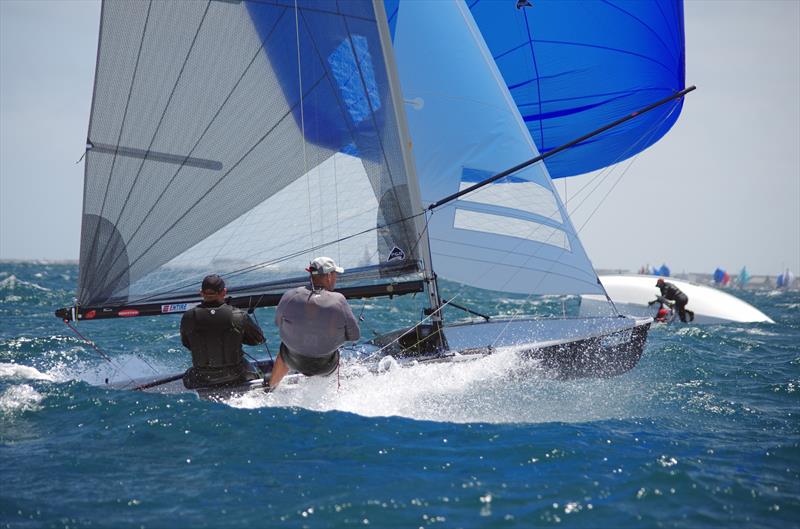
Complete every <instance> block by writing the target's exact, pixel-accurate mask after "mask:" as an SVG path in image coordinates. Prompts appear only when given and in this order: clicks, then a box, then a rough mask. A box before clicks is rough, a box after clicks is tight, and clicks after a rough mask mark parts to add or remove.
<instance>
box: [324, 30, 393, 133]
mask: <svg viewBox="0 0 800 529" xmlns="http://www.w3.org/2000/svg"><path fill="white" fill-rule="evenodd" d="M351 43H352V45H351ZM354 50H355V55H354V54H353V51H354ZM356 59H358V61H357V62H356ZM328 63H329V64H330V66H331V72H333V77H334V78H335V79H336V84H337V85H338V86H339V90H340V91H341V93H342V99H343V100H344V103H345V105H346V106H347V111H348V112H349V113H350V117H351V118H352V119H353V121H354V122H355V123H361V122H362V121H364V120H365V119H366V118H367V117H368V116H369V115H370V113H371V112H374V111H375V110H378V109H379V108H380V107H381V101H380V97H379V96H378V85H377V83H376V82H375V71H374V69H373V66H372V57H371V56H370V53H369V44H368V42H367V39H366V38H365V37H363V36H361V35H353V36H352V37H351V40H345V41H343V42H342V43H341V44H340V45H339V46H338V47H337V48H336V49H335V50H334V51H333V53H331V54H330V56H328ZM359 73H360V75H359ZM362 78H363V82H364V85H366V86H365V87H366V91H367V94H365V93H364V88H365V87H364V86H362V84H361V83H362ZM367 97H369V100H367Z"/></svg>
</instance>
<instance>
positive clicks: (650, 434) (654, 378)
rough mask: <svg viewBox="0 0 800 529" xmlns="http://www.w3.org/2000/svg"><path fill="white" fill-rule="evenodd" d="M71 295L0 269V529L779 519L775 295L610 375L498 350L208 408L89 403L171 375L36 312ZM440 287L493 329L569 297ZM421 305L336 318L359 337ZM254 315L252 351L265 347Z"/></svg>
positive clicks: (133, 336)
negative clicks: (744, 314)
mask: <svg viewBox="0 0 800 529" xmlns="http://www.w3.org/2000/svg"><path fill="white" fill-rule="evenodd" d="M76 281H77V267H76V266H74V265H56V264H45V263H15V264H9V263H5V264H0V300H2V301H3V303H2V305H0V315H1V316H2V317H1V318H0V479H2V485H0V526H7V527H267V526H269V527H340V526H366V525H373V526H377V527H428V526H432V527H533V526H537V527H550V526H552V527H687V528H696V527H701V528H702V527H776V528H778V527H781V528H782V527H800V420H798V415H799V414H800V294H798V293H797V292H777V291H760V292H747V291H733V293H734V294H735V295H737V296H739V297H741V298H743V299H744V300H746V301H748V302H750V303H752V304H754V305H755V306H756V307H758V308H759V309H760V310H762V311H763V312H765V313H766V314H768V315H769V316H771V317H772V318H773V319H774V320H775V321H776V322H777V323H776V324H774V325H768V324H753V325H743V324H728V325H715V326H704V327H700V326H680V325H675V326H668V327H665V326H660V327H657V328H655V329H653V330H652V331H651V333H650V336H649V338H648V342H647V346H646V348H645V353H644V356H643V358H642V360H641V361H640V363H639V365H638V366H637V367H636V368H634V369H633V370H632V371H630V372H629V373H627V374H625V375H622V376H618V377H614V378H609V379H581V380H570V381H563V380H561V381H559V380H553V379H550V378H548V377H547V375H546V373H545V372H543V371H541V370H539V369H538V366H537V365H536V364H535V362H532V361H527V362H528V364H527V365H521V362H523V361H522V360H520V359H519V358H517V357H516V356H515V355H514V354H513V352H506V353H500V354H497V355H494V356H491V357H488V358H486V359H484V360H482V361H478V362H469V363H463V364H458V365H442V364H438V365H416V366H412V367H404V368H398V367H397V366H396V365H393V363H392V362H391V361H387V362H385V363H384V365H383V366H382V368H383V369H382V371H381V372H380V373H375V372H372V371H368V370H367V369H365V367H364V366H363V365H362V364H361V363H359V362H357V361H355V359H352V358H350V359H348V360H347V361H346V362H345V363H344V364H343V367H342V369H341V371H340V373H339V376H338V377H330V378H327V379H319V378H312V379H303V380H300V381H299V382H298V383H297V384H285V385H283V386H281V388H280V389H279V390H278V391H276V392H274V393H271V394H264V393H261V392H252V393H250V394H246V395H243V396H239V397H235V398H232V399H230V400H228V401H227V402H222V403H218V402H208V401H201V400H197V399H196V398H193V397H192V396H190V395H188V394H183V395H162V394H145V393H134V392H130V391H116V390H111V389H108V388H107V387H106V385H105V381H106V379H109V380H111V381H125V380H127V379H128V378H133V377H141V376H150V375H154V374H168V373H171V372H175V371H178V370H182V369H185V368H186V367H187V366H188V364H189V355H188V352H186V351H185V350H184V349H183V348H182V347H181V345H180V338H179V334H178V324H179V317H177V316H163V317H156V318H133V319H130V320H119V321H115V322H106V321H96V322H91V323H81V324H80V325H79V328H78V329H79V331H80V332H81V333H82V334H84V335H85V336H87V337H88V338H90V339H91V340H93V341H94V342H95V343H96V344H97V345H98V346H99V347H100V348H101V350H102V352H103V353H105V354H108V355H109V356H110V358H111V359H112V363H109V362H108V361H106V360H104V359H103V358H102V356H101V354H100V353H99V352H98V351H96V350H95V349H94V348H93V347H91V346H90V345H87V344H86V343H85V342H84V341H83V340H81V339H79V338H78V337H77V336H76V335H75V334H74V333H73V332H72V331H71V330H70V329H69V328H67V327H66V326H65V325H64V324H63V323H62V322H61V321H59V320H58V319H56V318H55V317H54V316H53V310H54V309H55V308H57V307H60V306H64V305H66V304H69V303H70V300H71V297H72V296H73V292H74V288H75V283H76ZM446 288H449V289H450V290H451V292H449V293H446V294H447V295H448V296H450V297H454V296H457V299H459V303H460V304H463V305H467V306H469V307H471V308H473V309H475V310H478V311H486V312H490V313H493V314H497V313H505V314H514V313H515V312H516V311H522V312H523V313H526V314H558V313H561V311H563V310H574V307H575V304H576V303H577V301H576V300H574V299H568V300H566V301H562V300H559V299H544V300H536V301H534V300H526V299H525V298H524V297H521V298H500V297H492V296H487V295H486V293H484V292H480V291H477V290H471V289H468V288H460V287H457V286H454V285H447V286H446ZM420 297H421V296H420ZM421 302H422V300H421V299H416V298H412V297H410V296H408V297H404V298H398V299H396V300H393V301H389V300H370V301H368V302H366V303H365V302H363V301H357V302H353V307H354V310H355V312H356V313H357V314H360V315H363V317H364V321H363V323H362V331H363V333H364V334H365V335H366V336H371V335H373V334H374V333H380V332H387V331H389V330H392V329H394V328H397V327H400V326H402V325H406V324H409V323H411V322H412V321H414V320H415V319H416V318H417V317H418V314H419V310H420V309H421V305H420V304H421ZM273 314H274V313H273V312H272V309H259V310H258V311H257V312H256V316H257V317H258V320H259V321H260V323H261V324H262V326H263V327H264V328H265V330H266V331H267V333H268V334H270V341H269V351H267V350H265V349H264V348H250V349H248V352H249V353H250V354H251V355H253V356H257V357H265V356H267V355H268V354H269V352H273V353H274V351H275V350H276V346H277V343H278V342H277V341H276V339H275V334H276V333H275V329H274V327H273V326H272V318H273ZM461 316H462V314H459V313H457V312H455V313H449V314H448V317H450V318H460V317H461ZM521 372H524V373H525V376H520V373H521Z"/></svg>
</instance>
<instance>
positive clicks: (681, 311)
mask: <svg viewBox="0 0 800 529" xmlns="http://www.w3.org/2000/svg"><path fill="white" fill-rule="evenodd" d="M656 287H658V289H659V290H660V291H661V296H660V297H663V298H664V299H667V300H669V301H674V302H675V309H676V310H677V311H678V317H680V319H681V321H682V322H684V323H686V317H687V315H688V317H689V321H692V320H694V312H692V311H691V310H687V309H686V305H687V304H688V303H689V296H687V295H686V294H684V293H683V291H681V289H679V288H678V287H676V286H675V285H674V284H672V283H669V282H667V281H664V280H663V279H661V278H659V279H658V281H656ZM656 301H658V299H656Z"/></svg>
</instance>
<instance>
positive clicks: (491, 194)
mask: <svg viewBox="0 0 800 529" xmlns="http://www.w3.org/2000/svg"><path fill="white" fill-rule="evenodd" d="M491 176H492V173H490V172H488V171H479V170H477V169H469V168H465V169H464V171H463V173H462V176H461V184H460V186H459V191H463V190H464V189H467V188H468V187H470V186H472V185H475V184H477V183H478V182H480V181H482V180H485V179H487V178H489V177H491ZM461 200H465V201H468V202H477V203H480V204H488V205H491V206H501V207H504V208H511V209H517V210H520V211H526V212H528V213H534V214H536V215H541V216H542V217H546V218H549V219H552V220H554V221H556V222H558V223H560V224H563V222H564V220H563V218H562V217H561V212H560V211H559V210H558V205H557V204H556V199H555V197H554V196H553V193H552V192H551V191H550V190H549V189H546V188H545V187H543V186H541V185H539V184H537V183H536V182H531V181H529V180H524V179H522V178H519V177H514V176H510V177H507V178H504V179H502V180H499V181H497V182H494V183H491V184H489V185H487V186H484V187H482V188H481V189H478V190H477V191H474V192H472V193H470V194H468V195H466V196H464V197H463V198H462V199H461Z"/></svg>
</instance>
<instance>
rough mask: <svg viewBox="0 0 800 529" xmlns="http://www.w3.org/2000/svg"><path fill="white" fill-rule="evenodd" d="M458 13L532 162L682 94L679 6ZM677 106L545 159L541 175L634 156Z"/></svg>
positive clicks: (483, 2) (670, 2) (559, 0)
mask: <svg viewBox="0 0 800 529" xmlns="http://www.w3.org/2000/svg"><path fill="white" fill-rule="evenodd" d="M528 3H530V4H531V5H530V6H528V7H520V8H517V7H516V5H517V4H528ZM468 5H469V8H470V10H471V11H472V15H473V17H474V18H475V21H476V23H477V25H478V27H479V28H480V31H481V33H482V34H483V37H484V39H485V41H486V44H487V45H488V47H489V50H490V52H491V54H492V56H493V57H494V59H495V62H496V63H497V66H498V68H499V69H500V72H501V73H502V75H503V78H504V79H505V82H506V84H507V85H508V88H509V91H510V92H511V95H512V96H513V98H514V101H515V102H516V104H517V107H518V108H519V110H520V113H521V114H522V117H523V119H524V120H525V123H526V125H527V127H528V129H529V130H530V132H531V135H532V137H533V139H534V141H535V143H536V145H537V146H538V148H539V151H540V152H542V153H546V152H548V151H550V150H552V149H554V148H556V147H558V146H560V145H563V144H565V143H567V142H569V141H571V140H574V139H576V138H579V137H580V136H582V135H584V134H586V133H588V132H590V131H592V130H595V129H597V128H599V127H602V126H603V125H606V124H608V123H610V122H612V121H614V120H616V119H618V118H620V117H623V116H625V115H627V114H630V113H632V112H635V111H637V110H639V109H641V108H643V107H645V106H647V105H649V104H650V103H653V102H655V101H657V100H659V99H662V98H664V97H666V96H669V95H671V94H673V93H675V92H678V91H680V90H682V89H683V88H684V87H685V60H684V28H683V3H682V0H614V1H602V0H583V1H564V0H534V1H532V2H517V0H502V1H497V0H468ZM681 106H682V99H679V100H677V101H676V102H675V103H673V104H671V105H665V106H664V107H660V108H657V109H655V110H653V111H651V112H649V113H647V114H644V115H642V116H640V117H638V118H637V119H635V120H632V121H629V122H627V123H625V124H623V125H620V126H619V127H616V128H614V129H612V130H610V131H607V132H605V133H603V134H602V135H600V136H597V137H595V138H592V139H590V140H587V141H585V142H583V143H581V144H579V145H577V146H576V147H574V148H572V149H568V150H567V151H565V152H562V153H559V154H558V155H556V156H553V157H552V158H550V159H549V160H548V161H547V167H548V169H549V171H550V176H551V177H552V178H560V177H565V176H573V175H578V174H583V173H587V172H590V171H594V170H597V169H600V168H603V167H606V166H609V165H612V164H614V163H617V162H620V161H622V160H625V159H627V158H629V157H631V156H634V155H635V154H637V153H639V152H641V151H642V150H644V149H646V148H647V147H649V146H650V145H652V144H653V143H655V142H656V141H658V139H659V138H661V136H663V135H664V134H665V133H666V132H667V131H668V130H669V129H670V128H671V127H672V125H673V123H675V120H676V119H677V118H678V115H679V114H680V110H681Z"/></svg>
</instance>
